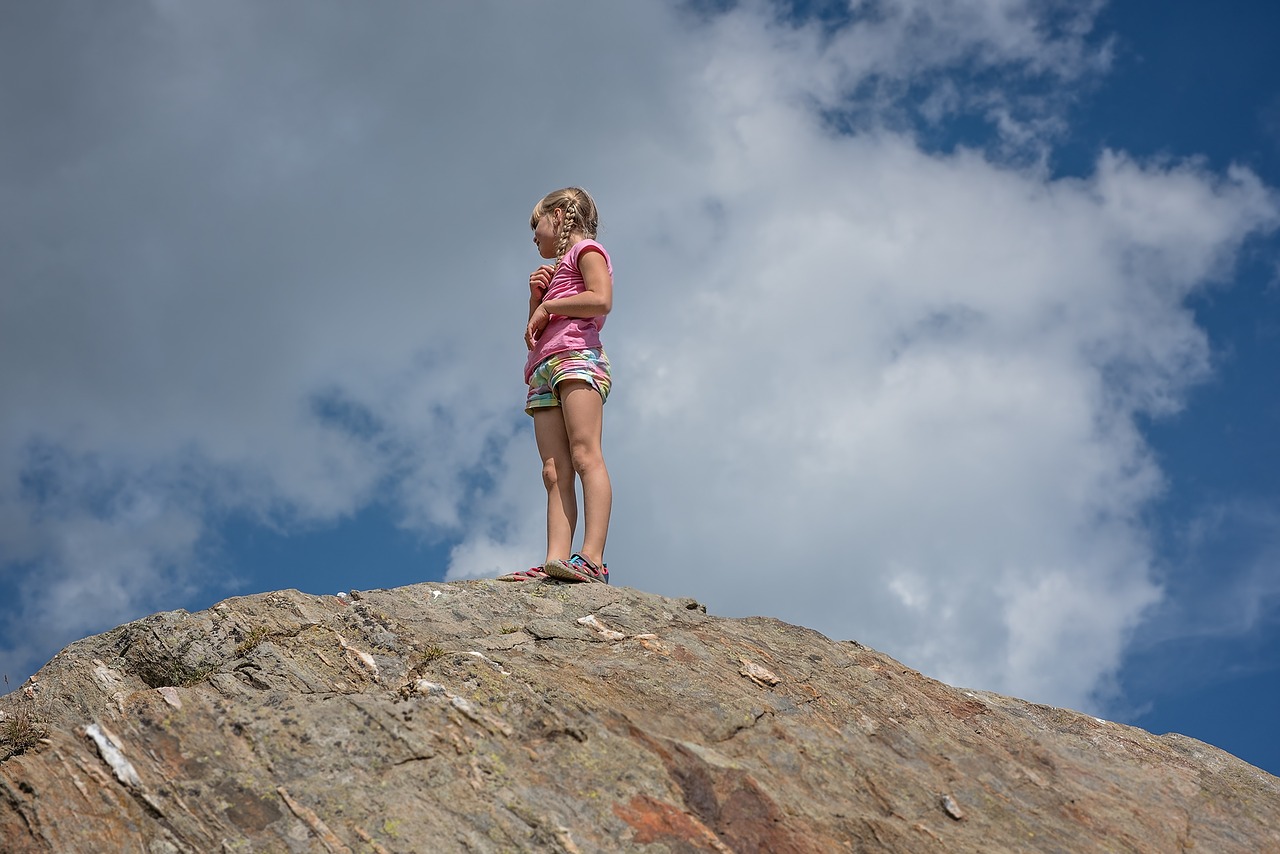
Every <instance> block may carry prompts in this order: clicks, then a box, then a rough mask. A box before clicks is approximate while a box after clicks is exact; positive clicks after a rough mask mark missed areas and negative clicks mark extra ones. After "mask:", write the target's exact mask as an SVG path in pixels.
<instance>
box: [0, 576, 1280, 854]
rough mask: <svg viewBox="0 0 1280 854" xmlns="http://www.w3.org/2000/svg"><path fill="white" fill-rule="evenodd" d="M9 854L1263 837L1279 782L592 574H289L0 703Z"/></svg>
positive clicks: (74, 654) (1075, 848) (163, 620)
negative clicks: (317, 577)
mask: <svg viewBox="0 0 1280 854" xmlns="http://www.w3.org/2000/svg"><path fill="white" fill-rule="evenodd" d="M0 708H2V710H3V713H4V719H3V721H0V757H3V759H2V760H0V839H3V847H4V850H5V851H7V852H11V854H19V852H49V851H54V852H117V851H120V852H124V851H137V852H147V854H171V852H241V851H244V852H248V851H254V852H266V851H279V852H285V851H288V852H453V851H459V852H462V851H477V852H488V851H493V852H497V851H561V852H614V851H640V852H702V851H707V852H740V854H745V852H757V851H759V852H772V854H786V853H787V852H796V854H799V852H815V854H816V852H823V854H826V852H839V851H902V852H927V851H938V852H962V851H975V852H976V851H982V852H991V851H1062V852H1083V851H1152V852H1180V851H1196V852H1218V853H1219V854H1220V852H1231V851H1242V852H1259V851H1276V850H1280V780H1277V779H1276V778H1274V777H1272V776H1270V775H1268V774H1266V773H1264V772H1262V771H1260V770H1258V769H1257V768H1254V767H1252V766H1250V765H1248V764H1246V763H1245V762H1242V761H1241V760H1239V759H1236V758H1234V757H1232V756H1230V755H1228V754H1226V753H1223V752H1222V751H1220V750H1217V749H1215V748H1213V747H1210V746H1208V745H1205V744H1202V743H1200V742H1197V741H1194V740H1192V739H1189V738H1184V737H1181V736H1176V735H1166V736H1160V737H1157V736H1154V735H1151V734H1149V733H1147V732H1144V731H1142V730H1139V729H1135V728H1132V727H1127V726H1121V725H1118V724H1115V723H1110V722H1108V721H1103V720H1098V719H1096V718H1093V717H1089V716H1087V715H1082V714H1077V713H1075V712H1070V711H1065V710H1062V709H1055V708H1050V707H1047V706H1040V705H1035V704H1032V703H1026V702H1023V701H1020V700H1016V699H1012V698H1010V697H1004V696H999V695H995V694H990V693H985V692H981V691H966V690H962V689H957V688H952V687H949V686H947V685H944V684H941V683H939V682H937V681H934V680H932V679H928V678H926V677H924V676H922V675H921V674H919V673H917V672H915V671H914V670H911V669H909V668H907V667H904V666H903V665H901V664H899V663H898V662H896V661H894V660H893V659H891V658H889V657H887V656H885V655H881V654H880V653H877V652H875V651H874V650H871V649H868V648H866V647H863V646H861V645H859V644H857V643H854V642H843V643H838V642H835V641H832V640H830V639H828V638H826V637H824V636H822V635H820V634H818V633H816V632H813V631H810V630H807V629H803V628H798V627H796V626H791V625H787V624H785V623H782V622H779V621H777V620H772V619H760V618H751V619H722V618H717V617H713V616H709V615H708V614H706V613H705V608H704V607H703V606H701V605H699V604H698V603H697V602H695V601H693V600H690V599H684V600H680V599H667V598H663V597H659V596H654V595H650V594H646V593H642V592H639V591H636V590H631V589H626V588H618V587H608V586H605V585H554V584H547V583H534V582H525V583H519V584H503V583H500V582H495V581H475V582H459V583H449V584H419V585H415V586H411V587H405V588H400V589H396V590H378V591H369V592H365V593H356V592H354V591H353V592H352V593H351V594H350V595H349V596H345V597H331V596H325V597H316V596H310V595H304V594H302V593H299V592H297V591H284V592H280V593H269V594H263V595H257V596H247V597H243V598H237V599H230V600H227V601H225V602H222V603H220V604H218V605H217V606H215V607H213V608H211V609H210V610H208V611H203V612H200V613H196V614H188V613H186V612H182V611H176V612H170V613H164V614H158V615H155V616H153V617H149V618H147V619H144V620H139V621H137V622H134V623H130V624H128V625H125V626H121V627H120V628H118V629H116V630H114V631H111V632H108V633H106V634H103V635H100V636H97V637H92V638H88V639H86V640H83V641H80V642H78V643H76V644H73V645H72V646H70V647H68V648H67V649H66V650H64V651H63V652H62V653H60V654H59V655H58V656H57V657H55V658H54V660H53V661H52V662H50V663H49V665H48V666H46V667H45V668H44V669H43V670H41V671H40V673H39V674H37V676H36V677H35V678H34V680H33V681H32V682H31V683H29V684H28V685H27V686H26V687H25V688H24V689H23V690H22V691H20V692H15V693H14V694H11V695H9V696H8V697H6V698H3V700H0Z"/></svg>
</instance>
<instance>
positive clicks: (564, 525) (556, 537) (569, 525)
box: [533, 395, 599, 563]
mask: <svg viewBox="0 0 1280 854" xmlns="http://www.w3.org/2000/svg"><path fill="white" fill-rule="evenodd" d="M598 396H599V395H597V397H598ZM533 435H534V439H535V440H536V441H537V443H538V456H540V457H542V483H543V485H545V486H546V488H547V559H546V561H545V562H544V563H550V562H551V561H553V560H566V559H568V557H569V555H570V553H572V552H573V532H574V530H575V529H576V528H577V527H578V499H577V496H576V495H575V494H574V488H573V460H572V457H571V454H570V451H569V434H568V433H567V432H566V431H565V419H564V415H563V414H562V412H561V407H559V406H556V407H551V408H547V409H535V410H534V412H533Z"/></svg>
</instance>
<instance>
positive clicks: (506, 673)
mask: <svg viewBox="0 0 1280 854" xmlns="http://www.w3.org/2000/svg"><path fill="white" fill-rule="evenodd" d="M467 655H472V656H475V657H476V658H478V659H480V660H481V661H483V662H485V663H486V664H488V665H489V666H490V667H492V668H493V669H494V670H496V671H498V672H499V673H501V674H502V675H503V676H510V675H511V671H509V670H503V669H502V665H501V664H499V663H498V662H496V661H494V660H493V659H492V658H490V657H489V656H487V655H485V654H484V653H483V652H480V651H478V650H474V649H473V650H471V651H470V652H468V653H467Z"/></svg>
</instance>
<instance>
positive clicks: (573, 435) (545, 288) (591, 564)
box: [501, 187, 613, 584]
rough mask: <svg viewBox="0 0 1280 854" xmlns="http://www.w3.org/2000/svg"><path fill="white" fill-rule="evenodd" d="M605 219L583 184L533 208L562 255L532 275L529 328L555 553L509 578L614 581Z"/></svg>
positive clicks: (539, 226) (536, 427)
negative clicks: (606, 427) (578, 544)
mask: <svg viewBox="0 0 1280 854" xmlns="http://www.w3.org/2000/svg"><path fill="white" fill-rule="evenodd" d="M597 222H598V215H597V213H596V205H595V202H593V201H592V200H591V196H589V195H587V192H586V191H585V190H581V189H579V188H577V187H566V188H565V189H563V190H556V191H555V192H554V193H550V194H548V195H547V196H546V197H545V198H543V199H542V201H540V202H538V204H537V205H535V206H534V208H533V214H532V215H531V216H530V217H529V227H530V228H532V229H533V242H534V245H536V246H537V247H538V254H539V255H541V256H542V257H543V258H546V259H548V260H549V259H551V258H555V259H556V263H555V265H554V266H551V265H547V264H543V265H542V266H540V267H538V269H536V270H534V271H533V273H531V274H530V275H529V322H528V324H527V325H526V326H525V330H524V343H525V346H527V347H528V348H529V358H528V360H527V361H526V362H525V368H524V379H525V382H527V383H528V384H529V395H528V398H527V399H526V401H525V412H527V413H529V414H530V415H531V416H533V433H534V438H535V439H536V440H537V444H538V454H539V456H541V457H542V482H543V484H544V485H545V486H546V488H547V558H546V562H545V563H544V564H543V565H542V566H541V567H534V568H532V569H528V570H525V571H523V572H514V573H511V574H509V575H504V576H501V579H502V580H503V581H528V580H534V579H543V578H548V577H550V578H554V579H558V580H561V581H602V582H604V583H605V584H608V583H609V568H608V566H607V565H606V564H605V563H604V543H605V538H606V536H607V535H608V532H609V511H610V509H611V507H612V504H613V488H612V486H611V485H610V483H609V472H608V470H607V469H606V468H605V465H604V456H603V454H602V452H601V448H600V434H601V427H602V424H603V407H604V402H605V399H606V398H608V396H609V387H610V385H611V383H610V376H609V359H608V357H607V356H605V353H604V349H603V348H602V347H601V344H600V329H601V328H602V327H603V326H604V321H605V315H607V314H608V313H609V311H610V309H612V308H613V265H612V263H611V262H610V260H609V253H607V252H605V249H604V247H603V246H601V245H600V244H599V243H597V242H596V241H595V239H594V238H595V236H596V226H597ZM575 476H576V478H577V479H579V480H581V481H582V503H583V511H584V515H585V517H586V525H585V530H584V532H583V539H582V548H581V549H580V550H579V551H577V552H574V553H573V554H570V551H571V550H572V548H573V537H574V531H575V530H576V529H577V525H578V501H577V496H576V492H575V483H574V480H575Z"/></svg>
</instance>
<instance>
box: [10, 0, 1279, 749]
mask: <svg viewBox="0 0 1280 854" xmlns="http://www.w3.org/2000/svg"><path fill="white" fill-rule="evenodd" d="M643 5H644V8H637V9H630V8H614V7H609V8H608V9H607V10H605V11H603V12H601V13H599V14H597V15H593V16H590V19H589V20H583V18H582V16H580V15H577V14H575V10H576V9H577V6H576V5H575V4H570V3H559V2H532V3H523V4H519V5H512V4H508V3H501V2H497V0H493V2H476V3H473V4H465V5H462V6H460V7H459V8H447V7H446V8H435V4H431V5H430V6H428V5H425V4H424V5H422V6H414V5H403V6H391V5H387V6H381V7H377V8H369V9H355V8H354V7H348V6H347V5H344V4H339V3H318V4H317V3H306V4H289V3H280V4H273V5H271V6H269V7H264V6H261V5H260V4H254V3H238V2H228V3H224V4H218V5H217V6H211V5H208V4H197V3H181V2H179V3H142V2H136V3H128V2H122V3H116V4H111V5H109V6H102V5H99V4H75V3H47V4H39V5H36V4H31V5H27V6H24V5H13V6H10V7H9V8H7V9H6V10H5V11H4V12H2V13H0V24H2V26H0V70H3V72H4V75H5V79H6V81H7V82H6V85H5V87H4V90H3V92H0V121H2V122H3V124H4V126H5V128H6V135H5V136H6V139H5V142H4V144H3V147H0V186H2V187H3V193H0V235H2V236H3V244H4V245H5V246H6V247H7V249H6V251H5V253H4V254H3V255H0V283H2V284H0V287H2V288H3V291H2V293H0V298H2V299H3V310H2V311H0V363H2V364H3V367H2V368H0V400H2V401H3V406H2V407H0V594H2V595H3V596H4V601H6V602H7V603H9V607H8V608H7V609H6V610H5V611H4V612H2V613H0V669H2V670H3V671H4V672H5V673H6V674H7V675H8V677H9V679H10V682H9V687H14V686H16V685H17V684H19V683H20V682H21V681H22V680H23V679H25V678H26V677H27V676H29V675H30V674H31V673H32V672H34V671H35V670H36V669H37V668H38V667H39V666H41V665H42V664H43V663H44V662H45V661H47V660H48V658H49V657H51V656H52V655H53V654H54V653H55V652H56V651H57V650H58V649H60V648H61V647H62V646H64V645H66V644H67V643H69V642H70V641H72V640H75V639H77V638H79V637H83V636H84V635H86V634H90V633H93V632H98V631H102V630H105V629H107V628H110V627H112V626H114V625H117V624H119V623H121V622H124V621H127V620H129V619H134V618H137V617H140V616H144V615H146V614H148V613H151V612H153V611H156V610H167V609H173V608H187V609H198V608H205V607H208V606H210V605H211V604H213V603H214V602H216V601H218V600H219V599H221V598H223V597H225V596H228V595H232V594H239V593H248V592H258V591H263V590H273V589H279V588H285V587H296V588H299V589H302V590H305V591H309V592H314V593H332V592H336V591H338V590H345V589H349V588H353V587H355V588H362V587H393V586H398V585H403V584H409V583H414V582H418V581H428V580H441V579H445V578H450V579H453V578H468V577H483V576H486V575H495V574H498V573H499V572H502V571H509V570H510V569H514V568H524V567H525V566H527V565H529V563H531V562H533V561H534V560H536V559H537V557H538V554H539V553H540V550H541V545H540V536H541V533H540V530H539V524H540V523H539V516H540V510H539V506H540V502H541V488H540V484H539V481H538V465H537V461H536V459H535V456H534V450H533V446H532V440H531V436H530V428H529V424H528V422H527V419H526V418H525V417H524V416H523V415H522V414H521V413H520V412H519V403H520V401H521V400H522V389H521V386H520V377H519V367H520V365H521V363H522V358H523V357H522V348H521V346H520V343H519V337H520V331H521V329H522V328H523V313H524V310H525V309H524V298H523V296H522V295H521V291H522V289H523V287H524V284H523V281H524V278H525V276H526V275H527V272H528V269H529V268H531V266H532V265H534V264H535V263H536V262H537V259H536V256H535V255H534V253H533V251H532V244H531V242H530V240H529V234H528V230H527V219H526V217H527V211H528V209H529V208H530V207H531V205H532V203H533V202H534V201H535V200H536V199H537V198H539V197H540V196H541V195H542V194H543V193H544V192H546V191H548V190H550V189H553V188H555V187H557V186H562V185H565V184H571V183H580V184H583V185H585V186H587V187H588V188H589V189H591V190H592V191H593V193H594V194H595V195H596V197H597V201H598V202H599V204H600V208H601V223H602V231H601V239H602V240H603V241H604V242H605V243H606V245H607V246H608V247H609V248H610V250H611V252H612V253H613V255H614V260H615V269H616V280H617V295H616V300H615V312H614V316H613V317H611V319H610V324H609V328H608V330H607V332H608V337H607V340H606V344H607V345H608V346H609V348H610V351H611V355H612V357H613V360H614V362H615V365H616V367H617V373H618V376H617V381H618V384H617V394H616V395H615V396H614V397H613V398H611V400H610V403H609V407H608V408H607V410H606V418H607V420H606V455H607V458H608V459H609V462H610V467H611V471H612V472H613V475H614V480H615V489H616V491H617V494H616V499H615V501H616V504H615V517H614V525H613V529H612V530H611V539H610V548H609V562H610V566H611V569H612V570H613V574H614V576H615V580H616V583H621V584H626V585H629V586H635V587H638V588H641V589H645V590H650V591H653V592H658V593H663V594H667V595H693V596H697V597H698V598H699V599H701V600H702V601H704V602H706V603H707V605H708V608H709V610H710V611H712V612H713V613H718V614H722V615H729V616H738V615H746V614H766V615H770V616H777V617H780V618H782V619H786V620H788V621H791V622H795V623H800V624H803V625H807V626H811V627H813V628H817V629H819V630H821V631H823V632H825V633H827V634H829V635H831V636H833V637H837V638H854V639H857V640H860V641H862V642H864V643H867V644H870V645H872V646H875V647H876V648H878V649H881V650H884V651H885V652H888V653H890V654H892V655H895V656H897V657H898V658H900V659H902V660H903V661H905V662H906V663H908V664H910V665H912V666H915V667H917V668H920V669H921V670H923V671H924V672H925V673H927V674H928V675H931V676H934V677H937V678H940V679H944V680H945V681H948V682H951V683H953V684H959V685H966V686H970V687H977V688H984V689H989V690H997V691H1002V692H1004V693H1010V694H1014V695H1017V696H1021V697H1026V698H1028V699H1031V700H1035V701H1039V702H1049V703H1055V704H1059V705H1067V706H1070V707H1073V708H1080V709H1085V710H1088V711H1090V712H1092V713H1095V714H1099V715H1103V716H1107V717H1110V718H1112V719H1115V720H1121V721H1124V722H1128V723H1134V724H1136V725H1139V726H1143V727H1145V728H1148V729H1151V730H1152V731H1154V732H1158V733H1159V732H1166V731H1176V732H1181V733H1184V734H1187V735H1190V736H1193V737H1196V738H1199V739H1202V740H1204V741H1207V742H1209V743H1211V744H1215V745H1218V746H1220V747H1222V748H1224V749H1227V750H1229V751H1231V752H1233V753H1235V754H1236V755H1238V756H1241V757H1243V758H1245V759H1246V760H1248V761H1250V762H1252V763H1254V764H1255V765H1258V766H1259V767H1262V768H1264V769H1266V770H1268V771H1270V772H1272V773H1280V747H1277V744H1276V740H1275V739H1274V737H1272V735H1271V734H1270V732H1269V731H1268V726H1269V724H1270V718H1271V717H1272V715H1271V714H1270V711H1269V710H1270V709H1272V708H1273V707H1274V706H1275V704H1276V701H1277V696H1276V695H1277V688H1276V685H1277V684H1278V683H1280V680H1278V679H1277V676H1278V675H1280V674H1278V672H1277V671H1278V667H1277V663H1278V662H1280V656H1278V653H1280V485H1278V483H1277V477H1276V474H1275V473H1276V472H1277V471H1278V470H1280V465H1278V463H1280V459H1278V457H1280V439H1277V438H1276V437H1277V436H1280V393H1278V392H1277V390H1276V385H1277V384H1276V383H1275V380H1274V375H1275V370H1276V365H1277V364H1280V251H1278V250H1280V238H1278V237H1277V233H1278V232H1277V228H1278V227H1280V201H1278V198H1277V192H1276V188H1277V187H1280V74H1277V68H1276V63H1275V61H1274V59H1273V58H1272V56H1271V54H1273V53H1274V51H1273V49H1272V46H1271V44H1270V43H1271V42H1272V41H1273V39H1272V38H1271V36H1272V35H1273V34H1274V33H1276V32H1277V31H1280V12H1276V11H1273V10H1272V9H1271V7H1270V6H1269V5H1268V4H1262V3H1247V4H1228V5H1227V6H1225V7H1224V6H1219V7H1209V6H1207V5H1206V4H1196V3H1190V2H1175V3H1154V2H1111V3H1094V4H1090V3H1083V4H1082V3H1066V2H1063V3H1052V2H1051V3H1043V2H1034V3H1033V2H1000V3H997V2H994V0H954V2H949V3H923V4H922V3H916V2H910V0H883V2H876V3H854V4H840V3H792V4H776V5H771V4H769V3H765V2H744V3H737V4H734V3H714V4H664V3H654V4H643ZM481 33H483V34H484V35H483V36H480V35H479V34H481ZM547 44H573V45H575V46H576V53H575V55H574V56H573V57H572V60H571V61H568V60H567V59H566V58H565V57H563V56H561V55H560V53H559V52H554V51H548V50H546V49H545V47H544V46H545V45H547ZM458 69H465V70H466V73H464V74H459V73H458Z"/></svg>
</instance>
